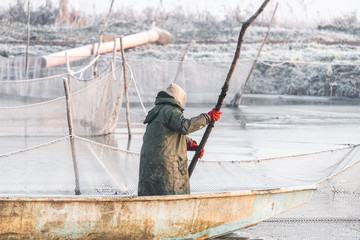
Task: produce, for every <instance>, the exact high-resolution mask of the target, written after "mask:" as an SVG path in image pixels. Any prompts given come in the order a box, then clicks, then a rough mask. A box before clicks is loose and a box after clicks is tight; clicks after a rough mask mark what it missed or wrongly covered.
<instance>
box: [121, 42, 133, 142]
mask: <svg viewBox="0 0 360 240" xmlns="http://www.w3.org/2000/svg"><path fill="white" fill-rule="evenodd" d="M120 47H121V58H122V61H123V72H124V89H125V99H126V121H127V127H128V135H129V141H130V139H131V122H130V103H129V92H128V90H129V87H128V83H127V78H126V59H125V52H124V48H123V37H122V36H121V37H120ZM128 148H130V142H128Z"/></svg>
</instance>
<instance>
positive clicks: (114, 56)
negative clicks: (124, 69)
mask: <svg viewBox="0 0 360 240" xmlns="http://www.w3.org/2000/svg"><path fill="white" fill-rule="evenodd" d="M116 38H117V36H116V35H115V37H114V50H113V59H112V60H113V70H114V71H115V66H116V65H115V64H116V49H117V47H116V43H117V41H116Z"/></svg>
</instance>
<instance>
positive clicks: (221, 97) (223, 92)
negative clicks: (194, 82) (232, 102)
mask: <svg viewBox="0 0 360 240" xmlns="http://www.w3.org/2000/svg"><path fill="white" fill-rule="evenodd" d="M269 1H270V0H265V1H264V2H263V4H262V5H261V6H260V8H259V9H258V10H257V11H256V12H255V14H254V15H252V16H251V17H250V18H249V19H248V20H246V21H245V22H244V23H243V24H242V26H241V30H240V34H239V39H238V43H237V46H236V51H235V56H234V59H233V61H232V63H231V67H230V69H229V72H228V74H227V76H226V80H225V83H224V85H223V87H222V89H221V93H220V95H219V98H218V101H217V104H216V106H215V110H216V111H219V110H220V109H221V106H222V104H223V102H224V99H225V96H226V92H227V91H228V89H229V85H230V81H231V77H232V75H233V73H234V71H235V67H236V64H237V62H238V59H239V57H240V51H241V46H242V43H243V41H244V35H245V32H246V29H247V28H248V27H249V26H250V24H251V23H252V22H254V21H255V19H256V18H257V17H258V16H259V15H260V13H262V11H263V10H264V8H265V7H266V5H267V4H268V3H269ZM214 126H215V121H211V122H210V124H209V125H208V126H207V128H206V131H205V133H204V135H203V137H202V139H201V142H200V144H199V147H198V149H197V150H196V152H195V155H194V157H193V159H192V160H191V163H190V166H189V169H188V171H189V177H191V174H192V173H193V171H194V169H195V166H196V163H197V162H198V160H199V156H200V153H201V151H202V150H203V149H204V146H205V144H206V142H207V140H208V138H209V136H210V133H211V131H212V129H213V127H214Z"/></svg>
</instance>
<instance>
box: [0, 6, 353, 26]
mask: <svg viewBox="0 0 360 240" xmlns="http://www.w3.org/2000/svg"><path fill="white" fill-rule="evenodd" d="M51 1H52V2H53V4H54V5H55V6H57V5H58V4H59V2H60V0H51ZM13 2H15V1H14V0H1V3H0V5H1V6H3V7H6V6H9V4H10V3H13ZM24 2H27V0H24ZM45 2H46V0H31V3H32V5H33V7H36V6H38V5H41V4H44V3H45ZM262 2H263V0H130V1H128V0H126V1H125V0H115V4H114V10H120V9H121V8H123V7H131V8H133V9H134V10H135V11H139V12H140V11H142V10H143V9H145V8H147V7H154V8H160V7H161V8H162V9H164V10H165V11H173V10H177V9H181V10H182V11H183V12H188V13H190V12H191V13H201V12H205V11H207V12H210V13H211V14H212V15H214V16H216V17H218V18H219V19H222V18H224V15H225V14H226V13H227V12H228V11H229V10H232V9H234V8H236V7H239V9H240V10H241V11H242V12H243V13H244V14H245V13H246V12H247V13H248V14H249V13H253V12H254V11H255V10H256V9H257V8H258V7H259V6H260V4H261V3H262ZM276 2H279V8H278V10H277V13H276V16H277V20H278V22H279V23H283V24H284V23H286V24H287V25H290V26H291V25H294V26H301V25H312V26H316V25H317V24H319V23H322V22H329V21H331V20H332V19H334V18H336V17H339V16H340V17H341V16H344V15H345V14H348V13H350V12H356V13H357V16H358V19H359V20H360V0H278V1H275V0H271V1H270V5H269V6H268V7H267V9H266V11H265V12H264V15H269V16H270V15H271V12H272V10H273V9H274V7H275V4H276ZM110 3H111V0H101V1H99V0H69V4H70V5H71V6H72V7H73V8H75V9H78V10H83V11H87V12H88V13H97V14H98V13H106V12H107V11H108V9H109V6H110ZM161 3H162V4H161Z"/></svg>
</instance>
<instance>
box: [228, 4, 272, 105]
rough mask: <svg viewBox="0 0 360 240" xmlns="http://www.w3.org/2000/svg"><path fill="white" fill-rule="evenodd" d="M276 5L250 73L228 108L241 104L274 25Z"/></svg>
mask: <svg viewBox="0 0 360 240" xmlns="http://www.w3.org/2000/svg"><path fill="white" fill-rule="evenodd" d="M278 5H279V3H276V6H275V9H274V12H273V15H272V17H271V21H270V24H269V27H268V30H267V33H266V35H265V38H264V40H263V42H262V43H261V46H260V48H259V51H258V53H257V55H256V58H255V60H254V62H253V64H252V66H251V69H250V72H249V74H248V76H247V78H246V80H245V83H244V86H243V87H242V88H241V89H240V90H239V92H238V93H236V94H235V96H234V98H233V99H232V100H231V101H230V106H232V107H236V106H238V105H240V104H241V101H242V99H243V96H244V93H245V89H246V86H247V85H248V82H249V79H250V77H251V74H252V72H253V71H254V69H255V67H256V63H257V61H258V60H259V57H260V53H261V51H262V49H263V47H264V45H265V43H266V41H267V39H268V37H269V34H270V30H271V26H272V25H273V23H274V19H275V13H276V10H277V7H278Z"/></svg>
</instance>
